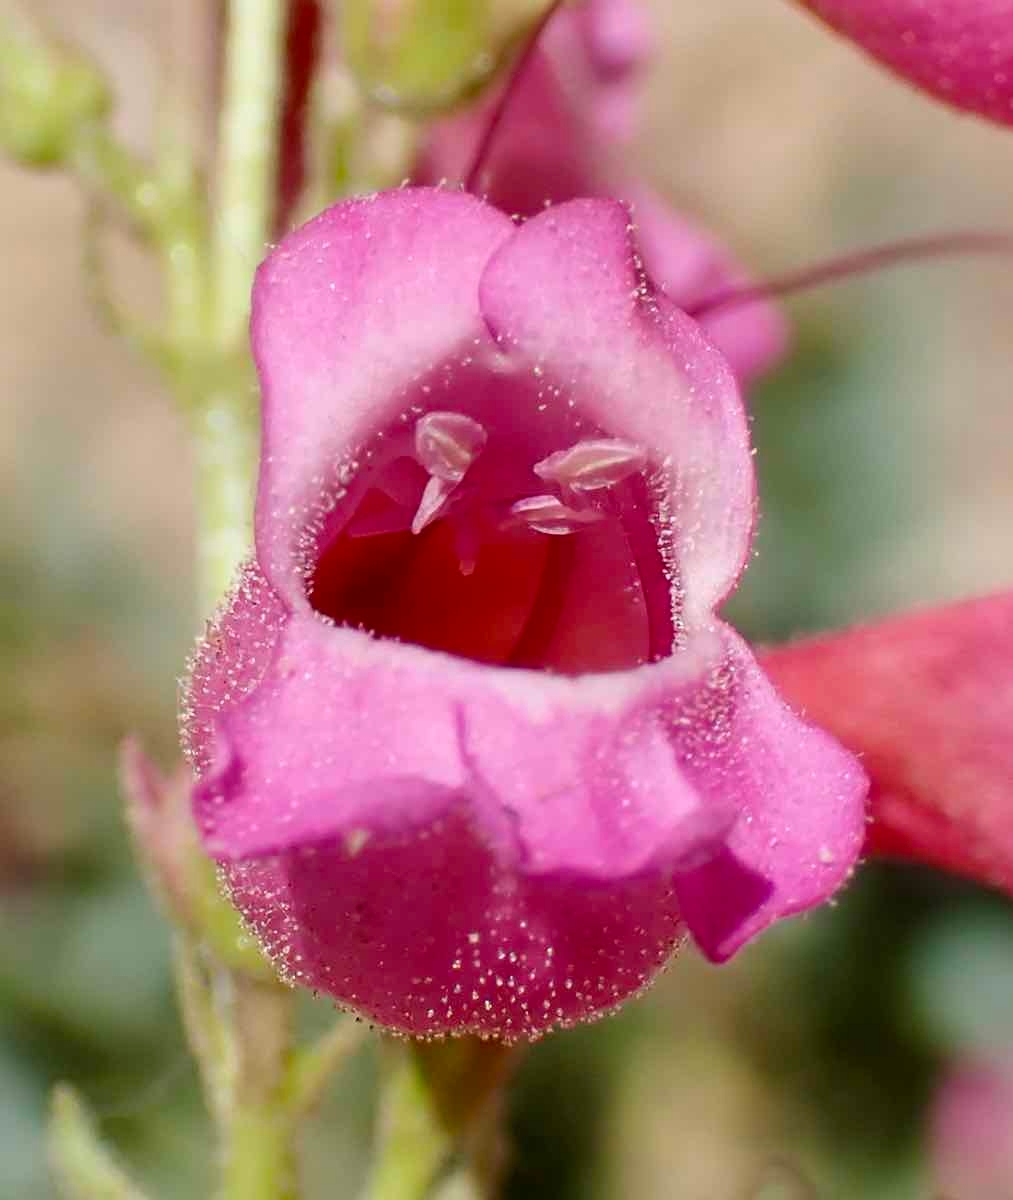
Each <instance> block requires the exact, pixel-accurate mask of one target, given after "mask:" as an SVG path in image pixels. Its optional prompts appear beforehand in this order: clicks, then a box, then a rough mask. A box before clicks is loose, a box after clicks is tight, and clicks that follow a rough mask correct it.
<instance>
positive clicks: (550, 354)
mask: <svg viewBox="0 0 1013 1200" xmlns="http://www.w3.org/2000/svg"><path fill="white" fill-rule="evenodd" d="M536 279H537V280H538V287H537V288H533V287H532V280H536ZM480 303H481V308H482V312H483V314H484V316H485V318H486V320H487V321H488V323H489V326H490V328H491V330H492V332H493V334H494V336H495V337H496V340H497V342H498V343H499V345H500V346H501V348H502V350H503V352H504V354H506V355H507V358H508V360H509V361H511V362H512V363H514V364H516V367H517V369H518V370H530V371H532V372H534V373H535V374H536V375H537V374H539V373H541V372H545V378H546V384H547V385H551V384H553V383H555V384H557V385H563V386H565V387H566V388H567V389H568V390H570V391H571V392H573V393H575V394H579V395H580V396H581V403H582V407H583V409H584V411H586V413H587V414H588V416H589V417H591V419H592V420H595V421H597V422H598V423H599V424H600V425H601V426H602V427H603V428H607V429H609V430H610V432H611V434H612V435H613V436H619V437H625V438H628V439H629V440H630V441H632V442H635V443H639V444H641V445H644V446H650V447H651V448H652V449H653V450H654V451H655V452H656V453H657V454H658V457H659V458H660V459H662V460H664V459H666V458H667V459H669V460H670V462H671V463H672V464H673V474H672V476H671V477H670V478H668V479H666V480H664V483H663V486H665V487H666V488H667V489H668V490H669V491H670V495H671V508H672V511H671V518H672V521H673V524H674V527H675V529H676V531H677V532H676V537H675V540H676V542H677V544H678V558H679V564H680V573H681V574H682V576H683V578H684V580H685V585H684V586H685V595H684V597H683V601H684V604H685V613H686V619H687V623H688V624H690V625H692V624H693V623H694V622H696V621H700V620H706V617H707V614H709V612H710V610H711V608H712V607H713V606H714V605H715V604H716V603H717V602H718V601H719V600H720V599H722V598H723V597H724V596H725V595H726V594H727V593H728V592H729V591H730V590H731V588H732V586H733V585H734V583H735V580H736V579H737V578H738V575H739V572H740V571H741V569H742V567H743V565H744V563H745V558H746V555H747V553H748V548H749V542H750V538H751V535H752V524H753V509H754V500H755V496H754V490H753V489H754V480H753V471H752V461H751V457H750V450H749V437H748V429H747V426H746V419H745V412H744V410H743V407H742V402H741V399H740V397H739V393H738V389H737V387H736V385H735V380H734V378H733V376H732V375H731V373H730V371H729V369H728V366H727V363H726V362H725V360H724V358H723V357H722V356H721V355H720V354H719V353H718V352H717V351H716V350H715V349H714V348H713V347H712V346H711V345H710V343H709V342H708V341H707V340H706V339H705V338H704V337H703V335H702V334H701V333H700V330H699V327H698V326H697V325H696V324H695V323H694V322H693V321H691V320H690V319H689V318H688V317H687V316H685V314H684V313H682V312H681V311H680V310H679V309H677V308H676V307H675V305H674V304H672V303H671V302H670V301H668V300H667V299H666V298H665V297H664V296H659V295H658V294H657V293H656V292H655V290H654V289H653V287H652V285H651V283H650V281H648V280H647V279H645V278H644V276H643V275H642V273H641V271H640V269H639V260H638V258H637V253H636V247H635V245H634V242H633V238H632V227H631V224H630V215H629V213H628V211H627V210H626V208H625V207H624V206H623V205H621V204H618V203H616V202H615V201H611V200H573V201H570V202H569V203H567V204H561V205H558V206H557V207H555V208H552V209H549V210H547V211H546V212H544V213H542V214H540V215H539V216H537V217H533V218H532V219H531V220H529V221H527V222H526V223H525V224H524V225H523V226H522V227H521V228H520V229H519V230H518V231H517V233H516V235H515V236H514V237H513V238H511V239H510V241H509V242H507V243H505V244H504V245H503V247H502V248H501V250H500V251H499V252H498V253H497V254H495V255H494V256H493V257H492V259H491V260H490V263H489V266H488V267H487V269H486V271H485V273H484V274H483V276H482V282H481V290H480ZM606 330H607V331H608V334H607V336H606V335H605V331H606ZM717 464H720V467H718V466H717Z"/></svg>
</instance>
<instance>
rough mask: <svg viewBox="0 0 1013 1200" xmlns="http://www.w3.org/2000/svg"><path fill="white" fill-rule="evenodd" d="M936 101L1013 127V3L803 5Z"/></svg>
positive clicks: (855, 0) (952, 0) (865, 0)
mask: <svg viewBox="0 0 1013 1200" xmlns="http://www.w3.org/2000/svg"><path fill="white" fill-rule="evenodd" d="M803 3H805V4H806V7H808V8H809V9H811V10H812V11H813V12H814V13H815V14H816V15H817V16H819V17H822V19H823V20H824V21H826V22H827V24H828V25H831V26H832V27H833V28H834V29H836V30H837V31H838V32H839V33H842V34H844V36H845V37H849V38H852V39H853V40H854V41H855V42H857V43H858V45H860V46H861V47H862V48H863V49H864V50H866V51H867V52H868V53H869V54H871V55H872V56H873V57H874V58H877V59H879V61H880V62H883V63H885V64H886V65H887V66H888V67H891V68H892V69H893V70H894V71H896V72H897V73H898V74H899V75H902V76H904V78H906V79H908V80H910V81H911V82H912V83H914V84H916V85H917V86H918V87H920V88H923V89H924V90H925V91H927V92H930V93H931V94H932V95H933V96H935V97H937V98H938V99H939V100H943V101H945V102H946V103H947V104H951V105H953V106H954V107H956V108H962V109H966V110H968V111H969V112H975V113H979V114H980V115H981V116H983V117H988V118H989V119H990V120H992V121H998V122H1000V123H1001V124H1004V125H1009V124H1013V0H803Z"/></svg>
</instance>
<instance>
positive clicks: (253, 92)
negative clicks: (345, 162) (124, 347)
mask: <svg viewBox="0 0 1013 1200" xmlns="http://www.w3.org/2000/svg"><path fill="white" fill-rule="evenodd" d="M287 11H288V6H287V3H286V0H232V2H231V4H230V5H229V21H228V32H227V41H226V51H225V54H226V60H225V61H226V66H225V81H224V98H223V108H222V123H221V129H220V145H221V157H220V161H219V178H218V188H219V192H218V215H217V222H216V227H215V241H214V247H213V271H214V280H215V309H216V334H217V339H218V343H219V345H220V346H223V347H224V348H225V349H226V350H231V349H232V347H233V346H234V345H235V344H236V342H237V341H238V340H239V339H240V338H242V336H243V331H244V327H245V324H246V319H247V314H248V312H249V301H250V280H251V278H252V276H253V271H254V268H255V267H256V265H257V264H258V263H259V262H260V260H261V259H262V258H263V257H264V252H265V249H266V246H267V242H268V239H269V238H270V235H271V220H272V215H273V211H274V200H275V189H276V176H277V172H276V160H277V152H278V137H277V125H278V115H279V110H280V105H281V89H282V82H283V70H282V67H283V62H284V37H285V19H286V15H287Z"/></svg>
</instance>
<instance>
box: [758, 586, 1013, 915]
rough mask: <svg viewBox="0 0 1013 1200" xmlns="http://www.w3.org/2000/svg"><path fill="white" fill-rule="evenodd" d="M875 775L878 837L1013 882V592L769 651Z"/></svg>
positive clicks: (788, 680)
mask: <svg viewBox="0 0 1013 1200" xmlns="http://www.w3.org/2000/svg"><path fill="white" fill-rule="evenodd" d="M763 666H764V669H765V670H766V671H767V672H768V673H769V675H770V676H771V678H772V679H773V680H774V682H775V684H776V685H777V687H778V688H779V689H780V690H781V692H782V693H783V694H784V695H785V696H786V697H788V699H789V700H790V701H791V702H792V703H793V704H796V705H797V706H799V707H800V708H801V709H802V710H803V711H804V712H805V713H806V715H807V716H808V717H809V718H810V719H811V720H814V721H817V722H819V724H820V725H822V726H824V727H825V728H826V729H828V730H830V731H831V732H832V733H834V734H835V735H836V736H837V737H838V738H839V739H840V740H841V742H843V743H844V745H846V746H847V747H848V748H849V749H851V750H853V751H854V752H855V753H857V754H860V755H861V757H862V762H863V764H864V766H865V768H866V770H867V771H868V773H869V776H870V778H871V780H872V792H871V796H870V804H871V815H872V824H871V825H870V828H869V846H870V849H871V850H873V851H875V852H879V853H882V854H889V855H896V856H899V857H903V858H907V859H912V860H914V861H916V862H924V863H928V864H930V865H932V866H937V867H941V868H943V869H944V870H950V871H956V872H958V873H960V874H964V875H969V876H971V877H972V878H975V879H979V880H981V881H982V882H985V883H989V884H993V885H995V886H997V887H1001V888H1004V889H1005V890H1007V891H1013V732H1011V731H1013V593H1011V592H1006V593H1003V594H999V595H995V596H990V597H985V598H983V599H978V600H970V601H966V602H964V603H960V604H954V605H949V606H947V607H944V608H938V609H932V610H928V611H925V612H921V613H911V614H905V615H903V616H901V617H897V618H894V619H892V620H888V621H884V622H883V623H881V624H878V625H871V626H869V627H867V628H859V629H854V630H851V631H848V632H845V633H840V634H834V635H830V636H828V637H822V638H815V639H812V640H810V641H803V642H799V643H797V644H796V645H789V646H785V647H782V648H780V649H777V650H773V651H770V652H768V653H767V654H765V655H764V657H763Z"/></svg>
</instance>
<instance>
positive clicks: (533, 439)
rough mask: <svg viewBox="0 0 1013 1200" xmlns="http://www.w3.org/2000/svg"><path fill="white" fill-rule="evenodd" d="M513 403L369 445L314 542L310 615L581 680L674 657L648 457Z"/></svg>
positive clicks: (418, 425)
mask: <svg viewBox="0 0 1013 1200" xmlns="http://www.w3.org/2000/svg"><path fill="white" fill-rule="evenodd" d="M486 399H488V397H487V398H486ZM501 399H502V398H501ZM512 399H513V401H514V403H513V404H511V405H509V406H507V405H504V404H503V403H497V404H489V403H485V404H477V403H473V404H472V405H471V406H470V407H471V408H472V411H471V412H465V411H462V410H461V409H452V408H449V407H448V408H445V409H444V408H441V409H436V410H431V411H428V412H420V411H418V410H415V411H413V412H410V413H407V414H405V415H404V416H402V417H401V418H400V420H399V421H398V422H397V423H396V425H395V426H394V427H392V428H391V429H390V430H388V431H386V432H385V433H384V434H382V435H380V436H379V437H378V438H377V439H376V442H375V444H374V446H373V447H371V448H370V449H369V450H368V451H367V452H366V453H364V454H363V455H361V456H360V460H359V464H358V470H357V472H356V474H355V476H354V478H353V480H352V482H351V483H350V485H349V486H348V490H347V493H346V494H345V495H344V496H343V497H342V499H341V500H340V501H339V504H338V506H337V508H336V509H335V513H334V515H333V517H332V518H331V520H330V522H329V529H328V530H326V531H325V534H324V536H323V537H322V539H321V543H320V545H321V547H322V549H321V551H320V552H319V554H318V557H317V560H316V565H315V569H314V570H313V572H312V575H311V579H310V587H309V598H310V602H311V603H312V605H313V607H314V609H316V611H317V612H319V613H321V614H323V615H324V616H327V617H329V618H331V619H332V620H334V621H335V622H337V623H338V624H341V625H345V626H350V627H353V628H360V629H362V630H364V631H366V632H368V633H371V634H373V635H375V636H377V637H382V638H394V639H397V640H399V641H403V642H414V643H416V644H417V645H420V646H425V647H427V648H429V649H432V650H441V651H445V652H447V653H450V654H455V655H459V656H461V657H464V658H470V659H473V660H475V661H478V662H483V663H494V664H497V665H500V666H510V667H523V668H529V669H541V670H547V671H556V672H560V673H564V674H582V673H585V672H591V671H610V670H623V669H627V668H630V667H633V666H637V665H639V664H642V663H644V662H648V661H651V660H653V659H656V658H660V657H663V656H665V655H667V654H669V653H670V652H671V650H672V647H673V645H674V641H675V635H674V629H675V618H674V614H673V599H672V597H673V593H674V589H673V586H672V583H671V571H670V568H669V567H668V566H666V564H665V562H664V561H663V557H662V552H661V549H660V548H659V547H660V545H661V543H662V542H663V541H664V539H663V538H662V537H660V536H659V531H660V530H661V529H662V528H663V523H662V521H661V516H660V505H659V502H658V499H657V493H658V492H659V490H660V488H659V478H660V477H659V475H658V472H657V471H654V472H652V469H651V467H650V464H649V463H648V459H647V454H646V452H645V450H644V449H643V448H642V447H641V446H638V445H636V444H634V443H633V442H631V441H628V440H626V439H623V438H618V437H610V436H608V435H607V434H605V433H604V432H603V431H601V430H598V429H587V428H581V427H580V425H579V422H578V421H577V419H576V418H575V417H574V416H573V413H572V411H571V410H566V411H564V412H563V414H562V416H559V415H558V406H555V405H553V406H548V405H545V404H540V405H536V404H531V405H530V406H529V405H528V404H527V403H525V402H523V400H522V402H521V403H519V404H518V402H517V397H516V396H513V397H512ZM462 407H463V406H462ZM550 407H551V408H552V409H556V410H557V415H556V416H554V415H553V413H552V412H551V411H550ZM525 410H529V411H527V412H525ZM524 417H529V418H531V419H523V418H524Z"/></svg>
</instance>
